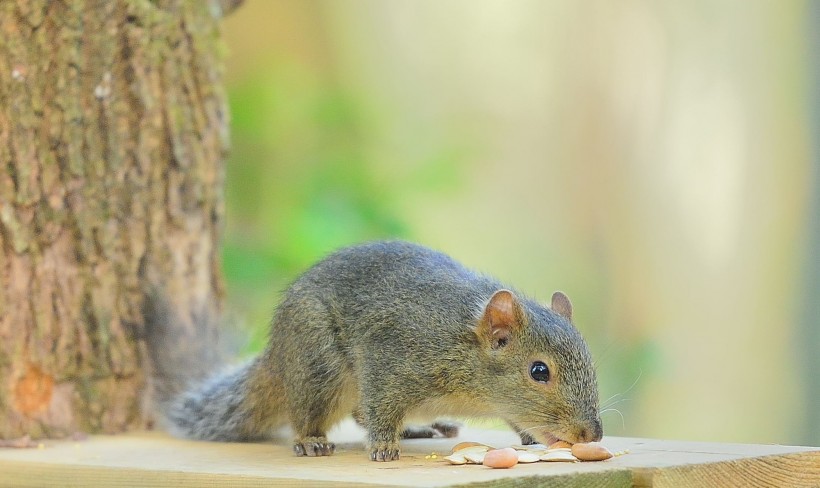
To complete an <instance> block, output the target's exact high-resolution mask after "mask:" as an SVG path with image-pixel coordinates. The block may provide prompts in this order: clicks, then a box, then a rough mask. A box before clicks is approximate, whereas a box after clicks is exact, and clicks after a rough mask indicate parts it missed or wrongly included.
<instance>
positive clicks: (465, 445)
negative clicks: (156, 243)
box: [452, 441, 492, 452]
mask: <svg viewBox="0 0 820 488" xmlns="http://www.w3.org/2000/svg"><path fill="white" fill-rule="evenodd" d="M479 446H480V447H483V448H485V449H484V450H485V451H489V450H490V449H492V447H490V446H488V445H486V444H482V443H480V442H469V441H467V442H459V443H458V444H456V445H455V446H453V450H452V452H456V451H461V450H462V449H467V448H468V447H479Z"/></svg>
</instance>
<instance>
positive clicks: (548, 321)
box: [154, 241, 603, 461]
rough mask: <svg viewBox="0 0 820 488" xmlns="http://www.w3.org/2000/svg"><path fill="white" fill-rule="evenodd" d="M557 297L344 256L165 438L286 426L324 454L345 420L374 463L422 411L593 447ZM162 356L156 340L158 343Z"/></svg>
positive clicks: (310, 449) (419, 250) (403, 250)
mask: <svg viewBox="0 0 820 488" xmlns="http://www.w3.org/2000/svg"><path fill="white" fill-rule="evenodd" d="M571 319H572V305H571V304H570V301H569V299H568V298H567V297H566V295H564V294H563V293H561V292H556V293H555V294H554V295H553V296H552V303H551V308H547V307H545V306H542V305H539V304H538V303H536V302H535V301H533V300H531V299H529V298H526V297H525V296H524V295H522V294H520V293H518V292H516V291H513V290H512V289H510V288H508V287H505V286H503V285H502V284H501V283H499V282H498V281H496V280H495V279H493V278H491V277H488V276H485V275H482V274H479V273H476V272H473V271H471V270H469V269H466V268H465V267H463V266H462V265H460V264H459V263H457V262H456V261H454V260H453V259H452V258H450V257H448V256H446V255H445V254H442V253H440V252H437V251H433V250H431V249H428V248H425V247H422V246H419V245H416V244H411V243H407V242H400V241H390V242H373V243H367V244H363V245H358V246H353V247H349V248H345V249H341V250H339V251H337V252H335V253H333V254H331V255H330V256H328V257H326V258H325V259H323V260H321V261H319V262H318V263H316V264H315V265H314V266H313V267H311V268H309V269H308V270H307V271H305V272H304V273H303V274H302V275H301V276H300V277H299V278H297V279H296V281H295V282H294V283H293V284H292V285H291V286H290V287H289V288H288V289H287V291H286V292H285V294H284V298H283V299H282V301H281V303H280V304H279V307H278V308H277V310H276V312H275V314H274V317H273V320H272V322H271V327H270V334H269V340H268V344H267V347H266V348H265V350H264V351H263V352H262V353H261V354H260V355H259V356H258V357H256V358H255V359H253V360H251V361H249V362H247V363H246V364H244V365H242V366H240V367H238V368H234V369H233V370H230V371H227V372H223V373H219V374H216V375H215V376H212V377H211V378H209V379H206V380H205V381H204V382H200V383H198V384H195V385H188V386H187V388H188V389H187V391H184V392H182V393H181V394H179V395H176V396H175V397H174V398H173V399H171V400H170V401H169V402H168V404H167V406H166V411H165V415H166V417H167V420H168V423H169V424H170V430H171V431H172V432H174V433H175V434H177V435H181V436H183V437H188V438H193V439H205V440H218V441H248V440H258V439H265V438H269V437H270V436H271V434H272V433H273V432H274V431H275V430H276V429H277V428H279V427H281V426H283V425H285V424H288V423H290V426H291V427H292V428H293V430H294V432H295V435H296V438H295V440H294V444H293V449H294V452H295V453H296V454H297V455H299V456H327V455H330V454H332V453H333V451H334V449H335V446H334V444H333V443H332V442H330V441H328V439H327V437H326V432H327V431H328V429H330V428H331V427H332V426H333V425H334V424H336V423H338V422H339V421H340V420H342V419H343V418H345V417H347V416H349V415H351V414H353V416H354V417H355V418H356V420H357V421H358V422H359V423H360V424H361V425H362V426H363V427H364V428H365V429H367V432H368V434H367V445H368V450H369V456H370V459H371V460H374V461H391V460H394V459H398V458H399V454H400V449H399V439H400V438H401V436H402V433H404V435H405V436H416V435H431V433H432V432H441V433H443V434H444V435H448V436H449V435H453V434H454V433H455V430H454V429H455V428H454V427H453V426H452V424H446V423H438V424H433V425H432V427H430V428H428V429H426V430H425V429H413V428H410V429H408V430H405V420H406V419H408V418H414V417H418V416H420V415H421V416H425V415H428V416H429V415H433V416H434V415H453V416H493V417H500V418H502V419H504V420H506V421H507V422H508V423H509V425H510V426H511V427H512V428H513V429H515V430H516V431H517V432H518V434H519V435H520V437H521V441H522V443H524V444H532V443H535V442H541V443H545V444H549V443H552V442H554V441H557V440H565V441H568V442H570V443H576V442H590V441H597V440H600V439H601V436H602V435H603V429H602V427H601V420H600V417H599V413H598V387H597V380H596V374H595V368H594V366H593V362H592V358H591V356H590V353H589V350H588V348H587V345H586V343H585V342H584V339H583V338H582V337H581V335H580V333H579V332H578V330H577V329H576V328H575V327H574V326H573V324H572V323H571ZM154 347H155V348H156V347H162V346H161V345H155V346H154Z"/></svg>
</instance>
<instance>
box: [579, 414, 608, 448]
mask: <svg viewBox="0 0 820 488" xmlns="http://www.w3.org/2000/svg"><path fill="white" fill-rule="evenodd" d="M603 436H604V428H603V427H602V426H601V419H599V418H596V419H594V420H592V421H591V422H589V423H588V424H587V425H584V426H582V427H581V429H580V430H579V431H578V442H597V441H600V440H601V438H602V437H603Z"/></svg>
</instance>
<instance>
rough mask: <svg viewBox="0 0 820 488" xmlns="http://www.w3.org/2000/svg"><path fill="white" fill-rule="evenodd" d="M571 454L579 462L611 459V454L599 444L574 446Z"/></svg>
mask: <svg viewBox="0 0 820 488" xmlns="http://www.w3.org/2000/svg"><path fill="white" fill-rule="evenodd" d="M572 454H573V455H574V456H575V457H577V458H578V459H580V460H581V461H603V460H604V459H609V458H611V457H612V453H611V452H610V451H609V449H607V448H606V447H604V446H603V445H601V443H600V442H586V443H582V444H574V445H573V446H572Z"/></svg>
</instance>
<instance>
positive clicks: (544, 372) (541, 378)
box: [530, 361, 550, 383]
mask: <svg viewBox="0 0 820 488" xmlns="http://www.w3.org/2000/svg"><path fill="white" fill-rule="evenodd" d="M530 376H532V379H534V380H535V381H537V382H539V383H546V382H547V381H549V380H550V369H549V368H548V367H547V365H546V364H544V363H542V362H541V361H536V362H534V363H532V366H530Z"/></svg>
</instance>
